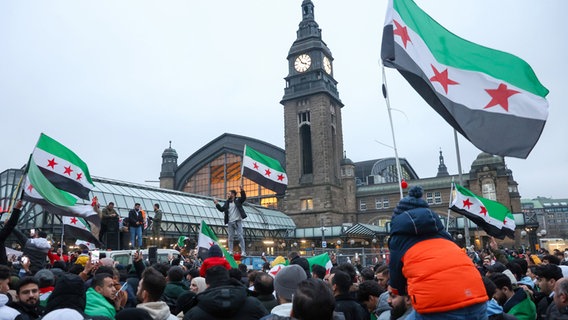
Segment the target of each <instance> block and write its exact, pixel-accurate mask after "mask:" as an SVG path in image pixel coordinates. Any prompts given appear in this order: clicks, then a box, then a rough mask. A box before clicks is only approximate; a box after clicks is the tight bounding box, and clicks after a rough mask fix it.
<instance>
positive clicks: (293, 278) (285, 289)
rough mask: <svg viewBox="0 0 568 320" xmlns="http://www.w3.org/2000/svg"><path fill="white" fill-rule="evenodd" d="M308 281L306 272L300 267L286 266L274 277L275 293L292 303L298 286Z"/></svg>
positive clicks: (294, 265)
mask: <svg viewBox="0 0 568 320" xmlns="http://www.w3.org/2000/svg"><path fill="white" fill-rule="evenodd" d="M306 279H307V276H306V272H305V271H304V269H302V267H300V266H299V265H296V264H293V265H289V266H286V267H284V268H282V269H281V270H280V271H279V272H278V273H277V274H276V276H275V277H274V291H276V295H277V296H279V297H282V298H284V299H286V300H289V301H292V295H293V294H294V292H295V291H296V288H298V284H300V282H302V281H303V280H306Z"/></svg>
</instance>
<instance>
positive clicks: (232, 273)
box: [229, 268, 244, 284]
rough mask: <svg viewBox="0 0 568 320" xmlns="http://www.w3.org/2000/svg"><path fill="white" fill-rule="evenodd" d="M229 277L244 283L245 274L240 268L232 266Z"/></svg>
mask: <svg viewBox="0 0 568 320" xmlns="http://www.w3.org/2000/svg"><path fill="white" fill-rule="evenodd" d="M229 277H231V278H233V279H235V280H237V281H238V282H239V283H242V284H244V283H243V282H242V281H241V279H242V277H243V274H242V273H241V271H240V270H239V269H235V268H231V269H229Z"/></svg>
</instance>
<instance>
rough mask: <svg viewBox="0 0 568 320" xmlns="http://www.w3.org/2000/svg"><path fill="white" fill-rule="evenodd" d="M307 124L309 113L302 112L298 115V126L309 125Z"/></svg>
mask: <svg viewBox="0 0 568 320" xmlns="http://www.w3.org/2000/svg"><path fill="white" fill-rule="evenodd" d="M309 123H310V112H309V111H304V112H300V113H298V124H299V125H303V124H309Z"/></svg>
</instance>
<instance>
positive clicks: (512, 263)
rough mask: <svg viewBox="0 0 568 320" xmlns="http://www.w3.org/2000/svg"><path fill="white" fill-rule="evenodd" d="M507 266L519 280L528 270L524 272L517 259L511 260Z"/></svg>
mask: <svg viewBox="0 0 568 320" xmlns="http://www.w3.org/2000/svg"><path fill="white" fill-rule="evenodd" d="M505 266H506V267H507V269H509V270H511V273H513V275H514V276H515V279H517V281H519V280H521V278H522V277H523V276H524V275H525V274H526V273H527V272H526V271H525V273H523V271H522V268H521V266H520V265H519V264H518V263H516V262H515V261H509V262H507V264H506V265H505Z"/></svg>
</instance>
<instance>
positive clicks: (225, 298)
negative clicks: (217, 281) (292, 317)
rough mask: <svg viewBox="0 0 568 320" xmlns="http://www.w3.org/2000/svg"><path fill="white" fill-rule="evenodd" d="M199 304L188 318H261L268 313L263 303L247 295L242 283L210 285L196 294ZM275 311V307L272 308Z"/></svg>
mask: <svg viewBox="0 0 568 320" xmlns="http://www.w3.org/2000/svg"><path fill="white" fill-rule="evenodd" d="M196 299H197V305H196V306H195V307H193V308H191V309H189V311H188V312H187V313H186V314H185V316H184V320H187V319H234V320H240V319H260V318H262V317H263V316H265V315H266V314H268V311H266V308H264V306H263V305H262V303H261V302H260V301H259V300H258V299H256V298H254V297H249V296H247V291H246V288H245V287H243V286H241V285H231V284H227V285H220V286H218V287H209V288H208V289H207V290H205V291H203V292H202V293H200V294H198V295H197V296H196ZM272 310H273V311H274V309H272Z"/></svg>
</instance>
